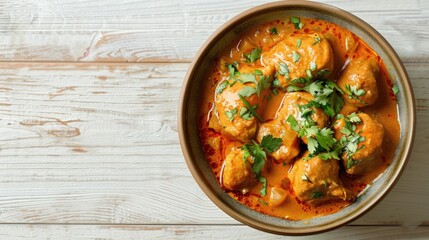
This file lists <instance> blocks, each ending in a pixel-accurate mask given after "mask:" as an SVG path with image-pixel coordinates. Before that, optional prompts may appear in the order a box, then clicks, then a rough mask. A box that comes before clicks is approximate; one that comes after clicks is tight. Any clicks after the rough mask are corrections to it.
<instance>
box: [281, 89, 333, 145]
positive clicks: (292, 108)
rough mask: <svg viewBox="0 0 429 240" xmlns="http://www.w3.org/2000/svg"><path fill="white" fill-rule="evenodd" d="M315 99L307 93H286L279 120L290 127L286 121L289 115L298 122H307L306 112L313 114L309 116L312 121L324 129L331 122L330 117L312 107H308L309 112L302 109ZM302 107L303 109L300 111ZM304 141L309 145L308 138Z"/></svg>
mask: <svg viewBox="0 0 429 240" xmlns="http://www.w3.org/2000/svg"><path fill="white" fill-rule="evenodd" d="M313 99H314V97H313V96H312V95H311V94H310V93H307V92H292V93H286V94H285V96H284V98H283V101H282V105H281V107H280V109H279V111H278V113H277V118H278V120H279V121H280V122H282V123H284V124H285V125H288V126H289V124H288V123H286V120H287V118H288V117H289V115H292V116H293V117H295V119H296V120H297V121H298V122H303V121H305V120H306V119H305V118H304V117H303V114H304V112H305V111H310V112H311V114H310V115H309V116H310V119H311V120H312V121H313V122H314V124H315V125H316V126H318V127H319V128H324V127H325V126H326V125H327V124H328V122H329V117H328V116H327V115H326V114H325V112H324V111H323V110H322V109H320V108H316V107H312V106H311V107H308V108H307V110H305V108H302V107H303V106H305V105H307V104H308V103H309V102H310V101H311V100H313ZM300 107H301V108H302V109H300ZM302 140H303V141H304V143H306V144H307V143H308V142H307V138H306V137H303V138H302Z"/></svg>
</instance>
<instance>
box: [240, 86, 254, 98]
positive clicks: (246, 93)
mask: <svg viewBox="0 0 429 240" xmlns="http://www.w3.org/2000/svg"><path fill="white" fill-rule="evenodd" d="M255 93H256V88H254V87H251V86H245V87H244V88H242V89H241V90H240V91H239V92H238V94H240V95H241V96H243V97H250V96H251V95H252V94H255Z"/></svg>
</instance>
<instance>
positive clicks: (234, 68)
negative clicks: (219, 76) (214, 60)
mask: <svg viewBox="0 0 429 240" xmlns="http://www.w3.org/2000/svg"><path fill="white" fill-rule="evenodd" d="M226 67H227V68H228V71H229V79H235V78H236V77H237V75H239V74H240V73H239V72H238V63H237V62H236V61H235V62H233V63H231V64H227V65H226Z"/></svg>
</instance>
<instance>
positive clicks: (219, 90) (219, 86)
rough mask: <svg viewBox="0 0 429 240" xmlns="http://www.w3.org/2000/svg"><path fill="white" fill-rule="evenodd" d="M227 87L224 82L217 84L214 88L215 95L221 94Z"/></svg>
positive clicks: (226, 83) (226, 82)
mask: <svg viewBox="0 0 429 240" xmlns="http://www.w3.org/2000/svg"><path fill="white" fill-rule="evenodd" d="M227 85H228V81H226V80H224V81H223V82H221V83H219V85H217V87H216V93H217V94H219V93H222V92H223V90H225V88H226V86H227Z"/></svg>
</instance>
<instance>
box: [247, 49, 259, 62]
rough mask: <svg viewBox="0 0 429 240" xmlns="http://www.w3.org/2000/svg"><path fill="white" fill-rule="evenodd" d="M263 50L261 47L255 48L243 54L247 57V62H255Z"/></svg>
mask: <svg viewBox="0 0 429 240" xmlns="http://www.w3.org/2000/svg"><path fill="white" fill-rule="evenodd" d="M261 52H262V50H261V49H260V48H255V49H253V50H252V52H250V53H248V54H243V56H244V58H245V59H246V62H248V63H253V62H255V61H256V60H258V59H259V58H260V57H261Z"/></svg>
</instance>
